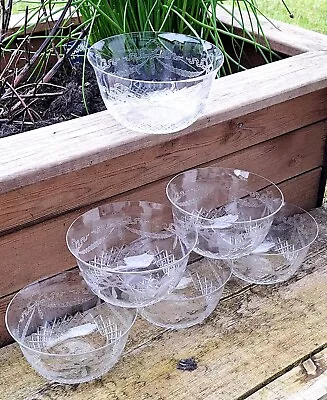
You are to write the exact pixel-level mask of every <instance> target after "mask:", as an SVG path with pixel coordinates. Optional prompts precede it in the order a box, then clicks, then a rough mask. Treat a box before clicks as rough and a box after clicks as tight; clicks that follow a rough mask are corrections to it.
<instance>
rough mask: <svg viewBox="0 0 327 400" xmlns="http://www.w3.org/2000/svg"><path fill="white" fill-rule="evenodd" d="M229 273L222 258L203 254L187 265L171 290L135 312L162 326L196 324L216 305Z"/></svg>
mask: <svg viewBox="0 0 327 400" xmlns="http://www.w3.org/2000/svg"><path fill="white" fill-rule="evenodd" d="M230 276H231V269H230V267H229V266H228V264H226V263H225V262H224V261H222V260H215V259H209V258H203V259H202V260H200V261H197V262H195V263H193V264H190V265H188V266H187V268H186V270H185V272H184V275H183V277H182V279H181V280H180V282H179V284H178V285H177V287H176V288H175V289H174V291H173V292H172V293H170V294H168V295H167V296H166V297H165V298H164V299H163V300H161V301H159V302H158V303H156V304H153V305H151V306H149V307H144V308H141V309H139V312H140V314H141V315H142V317H143V318H145V319H146V320H147V321H149V322H151V323H152V324H155V325H158V326H161V327H164V328H172V329H182V328H188V327H190V326H193V325H196V324H199V323H201V322H203V321H204V320H205V319H206V318H207V317H208V316H209V315H210V314H211V313H212V311H213V310H214V309H215V308H216V307H217V304H218V302H219V300H220V297H221V295H222V292H223V290H224V286H225V284H226V283H227V281H228V280H229V278H230Z"/></svg>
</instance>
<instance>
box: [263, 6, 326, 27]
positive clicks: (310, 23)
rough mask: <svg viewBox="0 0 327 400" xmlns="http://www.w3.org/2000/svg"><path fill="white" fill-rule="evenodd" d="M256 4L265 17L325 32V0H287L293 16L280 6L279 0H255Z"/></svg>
mask: <svg viewBox="0 0 327 400" xmlns="http://www.w3.org/2000/svg"><path fill="white" fill-rule="evenodd" d="M257 4H258V7H259V9H260V10H261V11H262V12H263V13H264V14H265V15H266V16H267V17H270V18H273V19H277V20H280V21H283V22H287V23H289V24H295V25H299V26H301V27H302V28H306V29H311V30H313V31H317V32H321V33H324V34H327V2H326V0H287V6H288V8H289V10H290V11H291V13H292V14H293V18H290V16H289V13H288V12H287V10H286V9H285V8H284V7H280V4H281V1H280V0H257Z"/></svg>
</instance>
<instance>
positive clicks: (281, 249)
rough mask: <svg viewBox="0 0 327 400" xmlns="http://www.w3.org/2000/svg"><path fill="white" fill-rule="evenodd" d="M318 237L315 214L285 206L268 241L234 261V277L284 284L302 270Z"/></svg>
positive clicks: (276, 216)
mask: <svg viewBox="0 0 327 400" xmlns="http://www.w3.org/2000/svg"><path fill="white" fill-rule="evenodd" d="M317 235H318V224H317V222H316V221H315V219H314V218H313V217H312V215H310V214H309V213H308V212H307V211H305V210H303V209H302V208H300V207H297V206H295V205H292V204H289V203H285V205H284V206H283V207H282V208H281V210H280V211H279V212H278V213H277V214H276V215H275V218H274V222H273V224H272V226H271V228H270V230H269V232H268V235H267V237H266V239H265V241H264V242H263V243H262V244H261V245H260V246H259V247H258V248H256V249H255V251H254V252H252V254H250V255H248V256H245V257H241V258H239V259H235V260H233V261H232V263H231V266H232V269H233V274H234V275H235V276H237V277H238V278H240V279H242V280H244V281H246V282H250V283H257V284H265V285H268V284H274V283H280V282H284V281H286V280H288V279H289V278H291V277H292V276H293V275H294V274H295V273H296V272H297V271H298V269H299V268H300V266H301V264H302V262H303V260H304V258H305V257H306V255H307V253H308V251H309V248H310V245H311V244H312V243H313V242H314V241H315V239H316V238H317Z"/></svg>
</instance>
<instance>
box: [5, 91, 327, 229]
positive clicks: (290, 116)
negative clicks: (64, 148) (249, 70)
mask: <svg viewBox="0 0 327 400" xmlns="http://www.w3.org/2000/svg"><path fill="white" fill-rule="evenodd" d="M326 97H327V90H323V91H319V92H315V93H312V94H309V95H306V96H302V97H297V98H295V99H292V100H289V101H286V102H284V103H281V104H277V105H275V106H272V107H271V108H267V109H263V110H260V111H256V112H254V113H251V114H247V115H244V116H243V117H240V118H236V119H233V120H230V121H226V122H223V123H221V124H218V125H215V126H214V127H211V128H208V129H206V130H204V131H199V132H193V133H190V134H189V135H187V136H183V137H180V138H176V139H173V138H171V140H170V141H169V142H167V143H163V144H158V145H156V146H154V147H151V148H143V149H139V150H135V151H134V152H132V153H129V154H126V155H124V156H120V157H117V158H113V159H108V160H107V161H104V162H102V163H100V164H96V165H91V166H89V167H86V168H82V169H81V170H77V171H71V172H68V173H65V174H63V175H60V176H56V177H53V178H50V179H46V180H42V179H41V180H40V181H39V182H36V183H34V184H31V185H27V184H26V183H25V182H24V183H23V182H22V186H21V187H20V188H18V189H16V190H13V191H9V192H6V193H2V194H0V222H1V223H0V232H1V231H2V232H3V231H6V230H9V229H13V228H15V227H17V226H19V225H24V224H28V223H35V222H36V221H38V220H39V219H46V218H49V216H54V215H58V214H61V213H63V212H66V211H68V210H72V209H76V208H79V207H82V206H85V205H88V204H92V203H95V202H98V201H101V200H104V199H107V198H109V197H112V196H116V195H119V194H120V193H124V192H126V191H128V190H131V189H134V188H137V187H138V186H143V185H145V184H147V183H150V182H154V181H156V180H159V179H162V178H164V177H168V176H171V175H174V174H177V173H179V172H181V171H183V170H185V169H188V168H193V167H195V166H197V165H199V164H202V163H205V162H208V161H212V160H214V159H217V158H220V157H222V156H226V155H228V154H231V153H234V154H237V155H236V156H231V160H233V162H234V161H235V162H239V161H238V158H239V157H240V155H238V153H235V152H237V151H238V150H241V149H244V148H247V147H250V146H253V145H255V144H258V143H261V142H265V141H267V140H268V139H271V138H274V137H277V136H279V135H283V134H285V133H287V132H290V131H293V130H294V129H297V128H299V127H302V126H306V125H309V124H310V126H308V127H305V128H303V130H300V131H298V132H297V133H294V134H292V138H293V139H290V140H289V142H287V140H285V139H281V140H280V141H271V142H270V143H271V144H270V145H267V144H264V145H263V147H262V155H260V151H261V150H260V148H257V149H258V151H256V154H252V153H251V152H250V155H249V156H250V158H251V162H248V161H246V167H244V168H248V169H249V170H252V171H254V172H257V173H261V174H263V172H261V165H262V164H263V163H265V161H267V160H264V158H265V157H267V154H269V153H271V152H272V150H273V149H274V155H275V156H276V159H273V156H272V154H270V159H269V160H270V161H269V162H270V163H273V164H274V168H275V167H276V168H277V170H278V171H283V169H284V168H285V173H286V171H287V173H289V174H288V175H287V177H283V178H279V177H278V176H277V177H276V176H273V177H272V178H277V180H276V181H281V180H284V179H287V178H289V177H291V176H292V175H297V174H299V173H302V172H304V171H305V170H308V169H312V168H314V167H317V166H319V165H322V158H321V149H322V140H323V137H324V135H326V122H321V123H316V124H314V125H313V123H314V122H316V121H319V120H320V119H323V118H326V117H327V102H326V101H325V98H326ZM297 134H299V138H298V139H296V135H297ZM0 145H1V143H0ZM278 146H281V147H280V149H278ZM288 152H291V153H292V156H291V157H290V158H289V159H288V160H286V159H285V156H287V153H288ZM296 152H298V154H296ZM258 158H260V162H259V160H258V163H257V164H256V161H255V160H256V159H258ZM314 158H316V160H314ZM242 159H243V160H246V158H245V157H243V158H242ZM279 159H282V160H284V161H281V163H283V162H284V164H283V165H282V166H281V165H278V162H279V161H278V160H279ZM308 161H309V164H310V165H308ZM0 164H1V161H0ZM163 166H164V168H163ZM229 166H233V165H232V163H230V164H229ZM305 166H306V167H305ZM302 167H303V168H302ZM0 173H1V172H0ZM267 174H268V176H269V175H270V173H269V171H267ZM122 176H123V177H124V178H123V179H122ZM0 191H1V187H0Z"/></svg>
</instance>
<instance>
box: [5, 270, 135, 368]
mask: <svg viewBox="0 0 327 400" xmlns="http://www.w3.org/2000/svg"><path fill="white" fill-rule="evenodd" d="M69 272H72V271H66V272H63V273H60V274H58V275H62V276H65V275H67V273H69ZM58 275H55V276H54V277H58ZM54 277H50V279H51V278H54ZM46 279H47V278H40V279H38V280H36V281H34V282H31V283H30V284H29V285H26V286H24V287H23V288H22V289H20V290H19V291H18V292H17V293H16V294H15V296H14V297H13V298H12V299H11V300H10V302H9V304H8V306H7V308H6V313H5V325H6V328H7V331H8V332H9V334H10V336H11V337H12V338H13V339H14V340H15V342H17V343H18V345H19V346H20V347H23V348H24V349H26V350H28V351H32V352H33V353H36V354H40V355H48V356H51V357H67V356H69V357H79V356H81V355H89V354H92V353H96V352H98V351H101V350H104V349H105V348H107V347H109V346H111V345H113V344H115V343H117V342H119V341H120V340H121V339H122V338H123V337H125V336H126V335H129V333H130V331H131V329H132V327H133V325H134V323H135V321H136V318H137V316H138V310H137V308H132V307H124V309H127V310H129V311H130V312H131V313H132V315H133V314H134V315H133V316H132V321H131V323H130V324H129V326H128V328H127V329H126V330H124V331H123V333H122V334H121V335H120V336H119V337H118V338H117V339H115V340H113V341H112V342H111V343H107V344H105V345H104V346H101V347H98V348H96V349H94V350H90V351H86V352H81V353H76V354H56V353H48V352H44V351H41V350H37V349H33V348H32V347H29V346H27V345H26V343H24V342H22V340H21V339H19V338H18V337H17V335H15V334H14V332H13V330H12V329H11V328H10V327H9V322H8V318H9V314H10V312H11V311H12V310H11V309H12V307H13V303H14V302H15V301H16V300H17V297H18V296H20V295H21V294H22V293H23V292H24V291H25V290H27V289H28V288H30V287H32V286H34V285H36V284H38V283H40V282H44V281H45V280H46ZM82 282H83V279H82V278H81V284H82ZM88 290H89V291H90V294H93V295H94V297H97V296H96V294H94V293H93V292H92V291H91V290H90V289H88ZM102 304H107V305H109V306H111V307H115V308H116V309H121V308H122V307H119V306H116V305H114V304H110V303H107V302H105V301H103V303H102ZM30 364H31V363H30ZM31 365H33V364H31Z"/></svg>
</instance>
